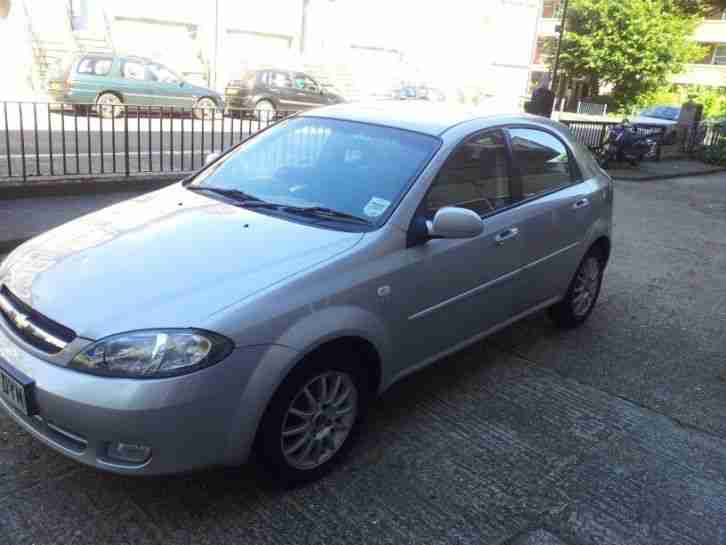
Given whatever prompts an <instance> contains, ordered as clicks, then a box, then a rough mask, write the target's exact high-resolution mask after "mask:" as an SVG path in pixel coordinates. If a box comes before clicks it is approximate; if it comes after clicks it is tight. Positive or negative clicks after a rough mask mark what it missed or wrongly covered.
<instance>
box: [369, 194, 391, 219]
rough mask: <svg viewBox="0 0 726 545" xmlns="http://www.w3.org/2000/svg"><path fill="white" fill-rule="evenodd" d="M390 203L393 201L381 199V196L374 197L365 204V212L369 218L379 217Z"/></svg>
mask: <svg viewBox="0 0 726 545" xmlns="http://www.w3.org/2000/svg"><path fill="white" fill-rule="evenodd" d="M390 204H391V201H387V200H386V199H381V198H380V197H373V198H372V199H371V200H370V201H368V204H366V205H365V208H363V212H364V213H365V215H366V216H368V217H369V218H377V217H378V216H380V215H381V214H383V212H385V211H386V208H388V206H389V205H390Z"/></svg>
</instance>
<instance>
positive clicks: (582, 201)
mask: <svg viewBox="0 0 726 545" xmlns="http://www.w3.org/2000/svg"><path fill="white" fill-rule="evenodd" d="M587 206H590V199H588V198H587V197H585V198H584V199H580V200H579V201H577V202H575V204H573V205H572V208H573V209H575V210H578V209H580V208H585V207H587Z"/></svg>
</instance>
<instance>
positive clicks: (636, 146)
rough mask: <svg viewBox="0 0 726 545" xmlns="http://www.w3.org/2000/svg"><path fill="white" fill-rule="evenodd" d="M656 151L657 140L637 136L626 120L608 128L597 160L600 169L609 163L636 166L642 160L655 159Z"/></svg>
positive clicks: (646, 135)
mask: <svg viewBox="0 0 726 545" xmlns="http://www.w3.org/2000/svg"><path fill="white" fill-rule="evenodd" d="M657 151H658V140H657V138H656V137H655V136H653V135H649V134H645V135H639V134H638V132H637V130H636V129H635V127H633V126H632V125H631V124H630V123H629V122H628V120H627V119H626V120H625V121H623V122H622V123H620V124H618V125H614V126H613V127H611V128H610V130H609V131H608V134H607V136H606V137H605V142H603V145H602V147H601V148H600V150H599V151H598V154H597V160H598V163H599V164H600V166H601V167H602V168H607V166H608V165H609V164H610V162H611V161H628V162H629V163H630V164H631V165H632V166H637V165H638V163H639V162H640V161H642V160H643V159H651V158H653V157H655V155H656V153H657Z"/></svg>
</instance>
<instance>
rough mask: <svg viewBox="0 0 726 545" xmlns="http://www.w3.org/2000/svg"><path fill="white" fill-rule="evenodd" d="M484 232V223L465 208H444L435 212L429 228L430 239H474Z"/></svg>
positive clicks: (475, 214)
mask: <svg viewBox="0 0 726 545" xmlns="http://www.w3.org/2000/svg"><path fill="white" fill-rule="evenodd" d="M483 230H484V222H482V220H481V217H479V214H477V213H476V212H474V211H472V210H469V209H467V208H459V207H456V206H445V207H444V208H441V209H440V210H439V211H437V212H436V215H434V221H433V222H431V224H430V226H429V236H430V237H431V238H474V237H476V236H478V235H480V234H481V233H482V231H483Z"/></svg>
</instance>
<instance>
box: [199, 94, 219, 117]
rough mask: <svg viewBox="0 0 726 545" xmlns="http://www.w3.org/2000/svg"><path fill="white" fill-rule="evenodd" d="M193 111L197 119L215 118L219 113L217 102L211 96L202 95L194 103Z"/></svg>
mask: <svg viewBox="0 0 726 545" xmlns="http://www.w3.org/2000/svg"><path fill="white" fill-rule="evenodd" d="M193 112H194V117H196V118H197V119H200V120H201V119H214V118H215V116H216V115H217V103H216V102H214V100H212V99H211V98H209V97H202V98H200V99H198V100H197V101H196V103H195V104H194V110H193Z"/></svg>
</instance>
